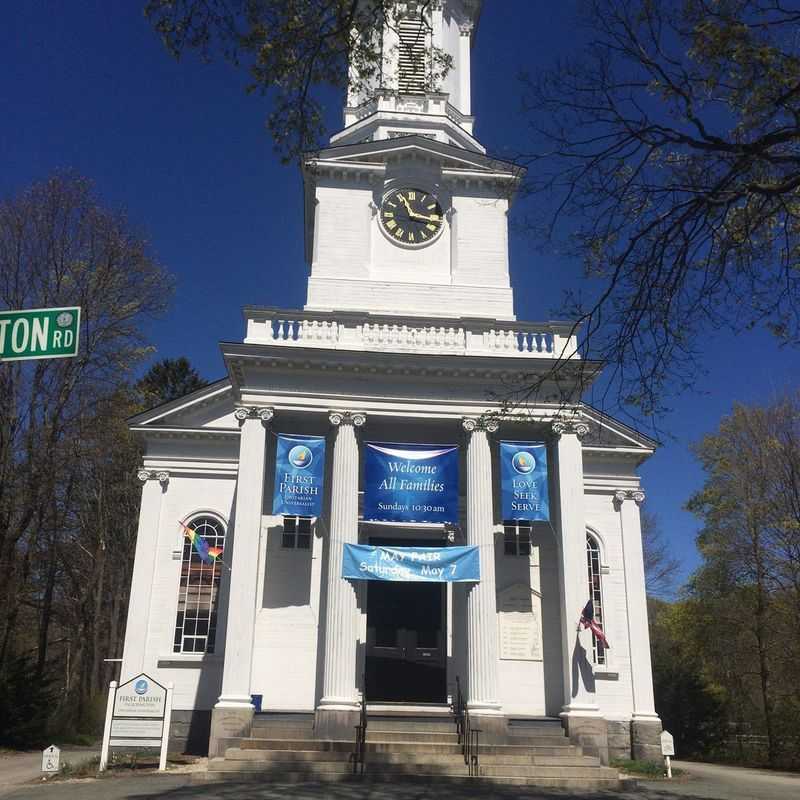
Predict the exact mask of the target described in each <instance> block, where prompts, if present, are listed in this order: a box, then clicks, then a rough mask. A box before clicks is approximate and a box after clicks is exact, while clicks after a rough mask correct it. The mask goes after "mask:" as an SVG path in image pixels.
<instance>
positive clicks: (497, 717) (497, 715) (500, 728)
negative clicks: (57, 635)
mask: <svg viewBox="0 0 800 800" xmlns="http://www.w3.org/2000/svg"><path fill="white" fill-rule="evenodd" d="M467 708H468V709H469V721H470V724H471V725H472V727H473V728H479V729H480V731H481V742H505V740H506V737H507V736H508V718H507V717H506V715H505V714H503V712H502V711H501V710H500V706H498V705H494V704H492V705H489V704H477V705H473V704H472V703H468V704H467Z"/></svg>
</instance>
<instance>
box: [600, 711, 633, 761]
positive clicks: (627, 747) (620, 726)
mask: <svg viewBox="0 0 800 800" xmlns="http://www.w3.org/2000/svg"><path fill="white" fill-rule="evenodd" d="M606 724H607V725H608V757H609V758H611V759H615V758H630V757H631V721H630V720H629V719H609V720H606Z"/></svg>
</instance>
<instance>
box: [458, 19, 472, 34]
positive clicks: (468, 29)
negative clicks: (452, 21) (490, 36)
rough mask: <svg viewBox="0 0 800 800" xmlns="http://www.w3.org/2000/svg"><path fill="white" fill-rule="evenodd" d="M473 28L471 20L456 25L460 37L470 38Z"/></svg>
mask: <svg viewBox="0 0 800 800" xmlns="http://www.w3.org/2000/svg"><path fill="white" fill-rule="evenodd" d="M474 28H475V23H474V22H473V21H472V20H465V21H464V22H459V23H458V32H459V33H460V34H461V35H462V36H472V31H473V30H474Z"/></svg>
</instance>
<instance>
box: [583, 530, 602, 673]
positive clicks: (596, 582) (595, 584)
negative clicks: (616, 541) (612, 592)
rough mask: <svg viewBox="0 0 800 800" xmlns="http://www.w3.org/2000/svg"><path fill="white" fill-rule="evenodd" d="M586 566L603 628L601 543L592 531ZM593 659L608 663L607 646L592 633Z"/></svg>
mask: <svg viewBox="0 0 800 800" xmlns="http://www.w3.org/2000/svg"><path fill="white" fill-rule="evenodd" d="M586 566H587V568H588V572H589V597H590V599H591V601H592V606H593V607H594V621H595V622H596V623H597V624H598V625H599V626H600V629H601V630H603V633H605V630H604V628H603V585H602V578H601V575H600V545H599V544H598V542H597V539H595V538H594V536H592V535H591V534H590V533H587V534H586ZM592 661H593V662H594V663H595V664H605V663H606V648H605V647H604V646H603V643H602V642H600V641H598V640H597V637H596V636H595V635H594V634H592Z"/></svg>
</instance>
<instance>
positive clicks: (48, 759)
mask: <svg viewBox="0 0 800 800" xmlns="http://www.w3.org/2000/svg"><path fill="white" fill-rule="evenodd" d="M60 761H61V751H60V750H59V749H58V748H57V747H56V746H55V745H54V744H51V745H50V747H48V748H47V749H46V750H42V772H58V771H59V770H60V769H61V764H60V763H59V762H60Z"/></svg>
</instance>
